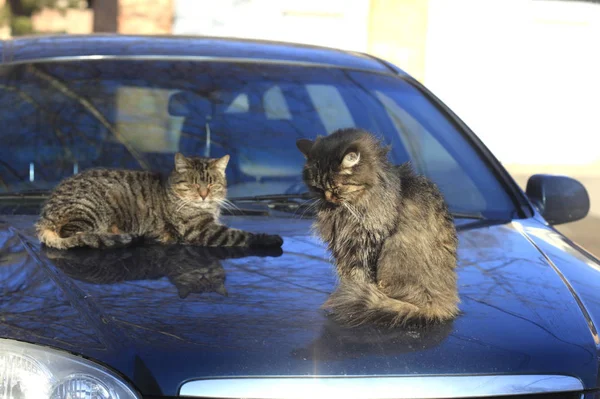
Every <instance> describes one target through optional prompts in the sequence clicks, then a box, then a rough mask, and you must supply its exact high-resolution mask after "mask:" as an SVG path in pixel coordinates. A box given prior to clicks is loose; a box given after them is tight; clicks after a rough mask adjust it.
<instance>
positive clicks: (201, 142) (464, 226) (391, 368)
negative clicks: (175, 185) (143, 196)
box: [0, 36, 600, 399]
mask: <svg viewBox="0 0 600 399" xmlns="http://www.w3.org/2000/svg"><path fill="white" fill-rule="evenodd" d="M0 60H1V62H0V287H1V294H2V296H1V297H0V398H1V399H4V398H15V399H46V398H48V399H50V398H52V399H69V398H73V399H74V398H78V399H79V398H89V399H134V398H144V399H150V398H154V399H157V398H173V397H177V396H188V397H198V398H254V399H261V398H273V399H275V398H284V399H285V398H325V397H326V398H374V399H382V398H479V397H496V396H498V397H500V396H502V397H506V398H517V397H519V398H521V397H526V398H529V397H530V398H531V399H557V398H569V399H570V398H572V399H575V398H582V397H585V398H588V399H590V398H596V397H597V392H598V391H597V390H598V389H599V388H600V381H599V376H600V374H599V371H600V370H599V364H600V356H599V349H600V337H599V336H598V331H597V325H598V324H599V323H600V290H599V288H600V263H599V262H598V260H596V259H595V258H594V257H592V256H591V255H590V254H588V253H586V252H585V251H584V250H582V249H581V248H579V247H578V246H577V245H575V244H574V243H572V242H571V241H569V240H568V239H567V238H565V237H564V236H562V235H561V234H560V233H558V232H557V231H556V230H555V229H554V228H553V227H552V226H553V225H556V224H560V223H566V222H570V221H574V220H578V219H581V218H583V217H585V215H586V214H587V212H588V210H589V198H588V195H587V193H586V191H585V189H584V188H583V186H581V184H579V183H578V182H576V181H574V180H572V179H569V178H567V177H559V176H546V175H536V176H533V177H532V178H531V179H530V180H529V184H528V186H527V193H526V194H525V193H523V192H522V191H521V190H520V189H519V188H518V187H517V185H516V184H515V182H514V181H513V180H512V179H511V177H510V176H509V175H508V174H507V172H506V170H504V168H503V167H502V166H501V165H500V163H499V162H498V161H497V160H496V159H495V158H494V156H493V155H492V154H491V153H490V152H489V151H488V150H487V149H486V147H485V146H484V145H483V144H482V143H481V142H480V141H479V140H478V139H477V138H476V137H475V135H474V134H473V133H472V132H471V131H470V130H469V128H468V127H467V126H465V124H464V123H462V122H461V121H460V119H458V118H457V117H456V116H455V115H454V114H453V113H452V112H451V111H450V110H449V109H448V108H447V107H446V106H444V105H443V104H442V103H441V102H440V101H439V100H438V99H437V98H436V97H434V96H433V95H432V94H431V93H430V92H429V91H428V90H427V89H426V88H424V87H423V86H422V85H421V84H419V83H418V82H417V81H415V80H414V79H413V78H411V77H410V76H408V75H407V74H406V73H404V72H403V71H401V70H399V69H398V68H396V67H395V66H393V65H391V64H389V63H387V62H385V61H382V60H379V59H376V58H373V57H371V56H368V55H365V54H358V53H350V52H343V51H338V50H332V49H325V48H317V47H309V46H296V45H289V44H281V43H271V42H258V41H242V40H227V39H216V38H186V37H168V38H167V37H132V36H88V37H78V36H61V37H34V38H22V39H14V40H9V41H4V42H0ZM343 127H360V128H363V129H367V130H369V131H372V132H374V133H376V134H377V135H379V136H380V137H382V139H383V140H384V141H385V142H387V143H388V144H390V145H391V147H392V150H391V152H390V158H391V160H393V162H395V163H397V164H400V163H403V162H406V161H411V162H412V165H413V166H414V167H415V168H416V170H417V171H418V172H419V173H422V174H424V175H426V176H428V177H429V178H431V179H433V180H434V181H435V182H436V183H437V184H438V185H439V187H440V188H441V190H442V192H443V193H444V195H445V197H446V199H447V202H448V204H449V206H450V208H451V210H452V212H453V214H454V218H455V221H456V226H457V228H458V230H459V236H460V247H459V255H460V261H459V289H460V297H461V304H460V310H461V314H460V316H459V317H458V318H457V319H456V320H455V321H453V322H451V323H444V324H438V325H431V326H428V327H422V328H416V327H411V328H404V329H392V330H389V329H380V328H378V327H376V326H363V327H361V328H345V327H342V326H340V325H338V324H336V323H335V322H333V321H332V320H330V319H329V318H328V317H327V314H326V313H325V312H324V311H323V310H322V309H321V305H322V304H323V302H324V301H325V300H326V298H327V297H328V294H329V293H331V292H332V290H333V288H334V286H335V284H336V275H335V271H334V268H333V267H332V265H331V261H330V256H329V254H328V253H327V251H326V249H325V247H324V245H323V244H322V243H321V242H320V240H319V239H318V238H316V237H315V236H314V235H313V233H312V231H311V223H312V220H311V218H312V209H311V207H310V206H309V205H307V203H306V202H305V199H303V194H304V193H305V191H306V188H305V186H304V184H303V182H302V179H301V170H302V165H303V162H304V159H303V157H302V155H301V154H300V152H299V151H298V150H297V149H296V146H295V142H296V140H297V139H299V138H303V137H305V138H315V137H317V136H318V135H327V134H329V133H331V132H333V131H334V130H336V129H338V128H343ZM532 150H535V149H532ZM177 151H180V152H182V153H184V154H185V155H202V156H210V157H219V156H223V155H225V154H229V155H231V162H230V163H229V166H228V170H227V173H228V181H229V199H230V201H231V202H232V204H234V205H235V207H233V206H232V207H231V209H226V210H225V213H226V215H225V216H224V218H223V219H224V222H225V223H226V224H228V225H231V226H234V227H238V228H243V229H246V230H250V231H260V232H266V233H272V234H279V235H281V236H282V237H283V238H284V240H285V243H284V245H283V248H282V250H279V251H275V250H272V251H262V252H259V251H257V250H252V251H251V250H244V249H228V248H220V249H216V248H212V249H211V248H199V247H189V246H183V247H180V246H149V245H145V246H136V247H131V248H124V249H118V250H106V251H98V250H92V249H85V248H82V249H78V250H72V251H53V250H50V249H48V248H46V247H43V246H41V245H40V243H39V242H38V241H37V239H36V236H35V232H34V227H33V225H34V222H35V221H36V218H37V214H38V212H39V209H40V205H41V203H42V202H43V201H44V199H45V198H46V197H47V196H48V192H49V190H51V189H52V188H53V187H54V186H55V185H56V184H57V183H58V182H59V181H60V180H62V179H64V178H66V177H68V176H71V175H73V174H76V173H79V172H80V171H82V170H85V169H88V168H92V167H110V168H128V169H151V170H156V171H161V172H164V173H168V172H169V171H170V170H171V169H172V167H173V162H174V161H173V158H174V154H175V153H176V152H177ZM527 395H532V396H527Z"/></svg>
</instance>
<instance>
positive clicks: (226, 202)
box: [218, 198, 243, 214]
mask: <svg viewBox="0 0 600 399" xmlns="http://www.w3.org/2000/svg"><path fill="white" fill-rule="evenodd" d="M218 203H219V205H220V206H223V207H224V208H225V209H228V210H230V211H232V212H233V211H237V212H239V213H240V214H241V213H243V212H242V210H241V209H240V207H239V206H237V205H236V204H234V203H233V202H231V201H230V200H228V199H227V198H223V199H221V200H219V201H218Z"/></svg>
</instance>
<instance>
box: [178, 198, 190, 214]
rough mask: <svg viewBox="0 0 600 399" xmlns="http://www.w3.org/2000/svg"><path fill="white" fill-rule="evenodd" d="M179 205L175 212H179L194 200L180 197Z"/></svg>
mask: <svg viewBox="0 0 600 399" xmlns="http://www.w3.org/2000/svg"><path fill="white" fill-rule="evenodd" d="M177 204H178V205H179V206H178V207H177V209H176V210H175V212H179V211H181V210H182V209H183V208H184V207H186V206H187V205H192V200H188V199H183V198H181V199H179V201H178V203H177Z"/></svg>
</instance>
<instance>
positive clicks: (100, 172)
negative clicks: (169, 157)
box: [36, 154, 283, 249]
mask: <svg viewBox="0 0 600 399" xmlns="http://www.w3.org/2000/svg"><path fill="white" fill-rule="evenodd" d="M228 160H229V156H225V157H223V158H220V159H210V158H186V157H184V156H183V155H181V154H177V155H176V156H175V168H174V170H173V172H172V173H171V174H170V176H169V177H168V178H166V179H164V178H162V176H160V175H158V174H155V173H150V172H142V171H133V170H107V169H92V170H87V171H85V172H82V173H80V174H77V175H75V176H72V177H69V178H67V179H65V180H63V181H62V182H61V183H60V184H59V185H58V186H57V187H56V188H55V189H54V191H53V192H52V194H51V195H50V198H49V199H48V201H47V202H46V203H45V204H44V206H43V208H42V212H41V215H40V219H39V220H38V223H37V224H36V230H37V235H38V238H39V240H40V241H41V242H42V243H44V244H45V245H47V246H48V247H51V248H57V249H69V248H75V247H92V248H114V247H123V246H128V245H130V244H132V243H134V242H136V241H138V239H145V240H147V241H151V242H158V243H162V244H176V243H180V244H191V245H198V246H205V247H219V246H224V247H232V246H241V247H260V246H264V247H270V246H274V247H279V246H281V245H282V243H283V240H282V239H281V237H279V236H276V235H266V234H253V233H249V232H246V231H242V230H237V229H231V228H228V227H226V226H224V225H222V224H220V223H219V215H220V209H221V207H222V206H225V207H227V206H230V205H229V204H228V202H227V200H226V193H227V181H226V179H225V168H226V166H227V162H228Z"/></svg>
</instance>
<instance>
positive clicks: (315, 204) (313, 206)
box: [294, 198, 321, 219]
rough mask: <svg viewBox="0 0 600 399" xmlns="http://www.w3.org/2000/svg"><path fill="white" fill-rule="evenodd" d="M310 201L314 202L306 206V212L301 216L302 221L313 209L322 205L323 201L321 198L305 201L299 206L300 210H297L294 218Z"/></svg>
mask: <svg viewBox="0 0 600 399" xmlns="http://www.w3.org/2000/svg"><path fill="white" fill-rule="evenodd" d="M309 201H312V202H311V203H310V204H308V206H306V207H305V208H304V211H303V212H302V215H300V219H302V218H303V217H304V215H305V214H306V213H307V212H309V211H312V210H313V209H315V208H316V207H317V205H318V204H319V203H320V201H321V199H320V198H309V199H307V200H306V201H303V202H302V203H301V204H300V205H299V206H298V209H296V211H295V212H294V216H296V215H298V211H299V210H300V208H302V207H303V206H305V205H306V203H307V202H309Z"/></svg>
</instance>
